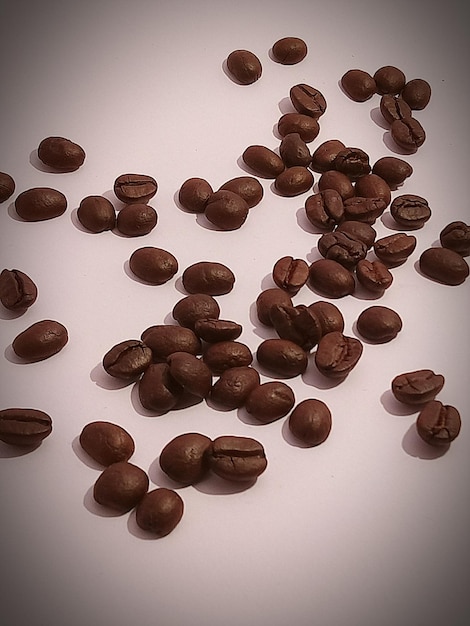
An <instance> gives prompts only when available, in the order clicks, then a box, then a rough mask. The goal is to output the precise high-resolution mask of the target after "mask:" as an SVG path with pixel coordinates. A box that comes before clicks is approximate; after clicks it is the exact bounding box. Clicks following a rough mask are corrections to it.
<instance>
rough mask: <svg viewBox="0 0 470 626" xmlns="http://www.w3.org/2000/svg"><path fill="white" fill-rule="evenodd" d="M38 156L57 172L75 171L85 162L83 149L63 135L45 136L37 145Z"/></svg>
mask: <svg viewBox="0 0 470 626" xmlns="http://www.w3.org/2000/svg"><path fill="white" fill-rule="evenodd" d="M38 157H39V159H40V160H41V161H42V162H43V163H44V164H45V165H47V166H49V167H51V168H53V169H54V170H57V171H58V172H75V171H76V170H78V168H79V167H80V166H81V165H83V163H84V162H85V157H86V155H85V150H84V149H83V148H82V147H81V146H79V145H78V144H77V143H74V142H73V141H71V140H70V139H66V138H65V137H46V138H45V139H43V140H42V141H41V143H40V144H39V147H38Z"/></svg>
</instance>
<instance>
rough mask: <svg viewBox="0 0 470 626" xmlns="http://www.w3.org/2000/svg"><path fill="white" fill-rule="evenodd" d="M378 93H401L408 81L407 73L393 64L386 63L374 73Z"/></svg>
mask: <svg viewBox="0 0 470 626" xmlns="http://www.w3.org/2000/svg"><path fill="white" fill-rule="evenodd" d="M374 80H375V84H376V87H377V93H378V94H381V95H383V94H386V93H388V94H392V95H395V94H399V93H400V92H401V91H402V89H403V87H404V86H405V83H406V77H405V74H404V73H403V72H402V71H401V70H400V69H399V68H398V67H394V66H393V65H384V66H383V67H380V68H379V69H378V70H377V71H376V72H375V74H374Z"/></svg>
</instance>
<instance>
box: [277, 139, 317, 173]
mask: <svg viewBox="0 0 470 626" xmlns="http://www.w3.org/2000/svg"><path fill="white" fill-rule="evenodd" d="M279 154H280V156H281V159H282V160H283V162H284V165H285V166H286V167H294V166H299V165H300V166H302V167H308V166H309V165H310V161H311V160H312V155H311V154H310V150H309V147H308V146H307V144H306V143H305V141H304V140H303V139H302V137H301V136H300V135H299V133H289V134H287V135H286V136H285V137H283V138H282V141H281V144H280V146H279Z"/></svg>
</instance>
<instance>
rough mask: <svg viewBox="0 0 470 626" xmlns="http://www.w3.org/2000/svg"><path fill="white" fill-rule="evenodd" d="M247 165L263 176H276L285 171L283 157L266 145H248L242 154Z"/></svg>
mask: <svg viewBox="0 0 470 626" xmlns="http://www.w3.org/2000/svg"><path fill="white" fill-rule="evenodd" d="M242 159H243V162H244V163H245V165H248V167H249V168H250V169H252V170H253V172H255V174H256V175H257V176H262V177H263V178H276V176H279V174H280V173H281V172H283V171H284V167H285V166H284V163H283V162H282V159H281V157H280V156H279V155H278V154H276V153H275V152H274V151H273V150H271V149H270V148H266V146H258V145H253V146H248V148H246V150H245V151H244V152H243V154H242Z"/></svg>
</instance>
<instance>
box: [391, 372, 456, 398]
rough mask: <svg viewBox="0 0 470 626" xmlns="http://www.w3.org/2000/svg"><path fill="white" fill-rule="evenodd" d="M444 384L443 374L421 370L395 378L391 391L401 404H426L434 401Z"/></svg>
mask: <svg viewBox="0 0 470 626" xmlns="http://www.w3.org/2000/svg"><path fill="white" fill-rule="evenodd" d="M444 382H445V379H444V376H442V374H435V373H434V372H433V371H432V370H430V369H420V370H415V371H412V372H406V373H403V374H398V375H397V376H395V378H394V379H393V380H392V383H391V390H392V393H393V395H394V396H395V398H396V399H397V400H398V401H399V402H404V403H405V404H411V405H417V404H426V403H427V402H430V401H431V400H434V398H435V397H436V396H437V394H438V393H439V392H440V391H441V389H442V388H443V387H444Z"/></svg>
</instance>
